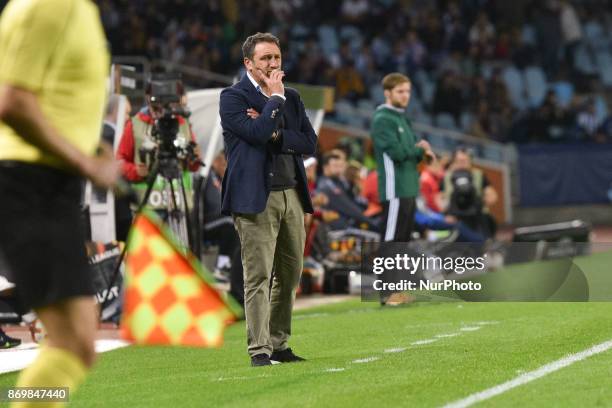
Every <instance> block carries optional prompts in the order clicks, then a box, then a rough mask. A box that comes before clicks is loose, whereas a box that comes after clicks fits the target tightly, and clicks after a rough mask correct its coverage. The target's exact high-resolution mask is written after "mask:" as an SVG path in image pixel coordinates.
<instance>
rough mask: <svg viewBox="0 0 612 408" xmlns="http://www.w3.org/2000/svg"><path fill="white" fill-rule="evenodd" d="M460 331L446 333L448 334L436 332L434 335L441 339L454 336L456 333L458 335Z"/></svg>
mask: <svg viewBox="0 0 612 408" xmlns="http://www.w3.org/2000/svg"><path fill="white" fill-rule="evenodd" d="M460 334H461V333H448V334H436V337H437V338H439V339H443V338H446V337H456V336H458V335H460Z"/></svg>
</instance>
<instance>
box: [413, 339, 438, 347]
mask: <svg viewBox="0 0 612 408" xmlns="http://www.w3.org/2000/svg"><path fill="white" fill-rule="evenodd" d="M436 341H438V339H427V340H417V341H413V342H412V343H410V345H411V346H420V345H422V344H429V343H435V342H436Z"/></svg>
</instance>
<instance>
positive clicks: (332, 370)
mask: <svg viewBox="0 0 612 408" xmlns="http://www.w3.org/2000/svg"><path fill="white" fill-rule="evenodd" d="M344 370H346V368H344V367H340V368H328V369H327V370H325V372H326V373H339V372H340V371H344Z"/></svg>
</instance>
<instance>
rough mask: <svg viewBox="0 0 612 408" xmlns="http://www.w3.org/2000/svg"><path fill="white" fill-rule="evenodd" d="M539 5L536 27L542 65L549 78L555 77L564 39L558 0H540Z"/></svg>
mask: <svg viewBox="0 0 612 408" xmlns="http://www.w3.org/2000/svg"><path fill="white" fill-rule="evenodd" d="M538 6H539V9H538V10H537V15H536V19H535V27H536V32H537V35H538V43H539V46H540V50H539V52H540V55H541V56H542V65H543V68H544V71H545V72H546V75H547V76H548V78H555V76H556V75H557V71H558V65H559V49H560V48H561V41H562V36H561V24H560V19H559V6H558V4H557V1H556V0H546V1H542V2H538Z"/></svg>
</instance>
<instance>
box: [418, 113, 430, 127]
mask: <svg viewBox="0 0 612 408" xmlns="http://www.w3.org/2000/svg"><path fill="white" fill-rule="evenodd" d="M414 122H415V123H422V124H424V125H430V126H431V125H433V119H432V118H431V115H430V114H429V113H427V112H419V113H418V114H416V115H415V116H414Z"/></svg>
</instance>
